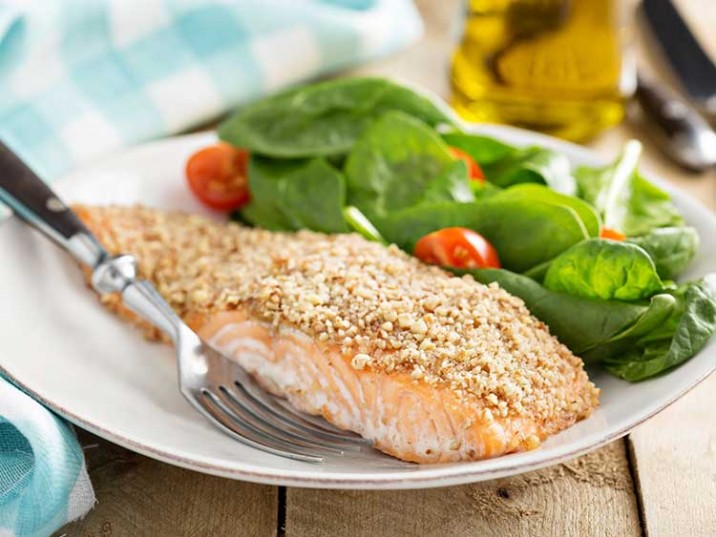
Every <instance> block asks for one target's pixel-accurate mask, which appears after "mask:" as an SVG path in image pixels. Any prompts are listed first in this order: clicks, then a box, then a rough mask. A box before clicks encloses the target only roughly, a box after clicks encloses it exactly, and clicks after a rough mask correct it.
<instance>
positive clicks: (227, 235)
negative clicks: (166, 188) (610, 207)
mask: <svg viewBox="0 0 716 537" xmlns="http://www.w3.org/2000/svg"><path fill="white" fill-rule="evenodd" d="M75 210H76V211H77V213H78V214H79V215H80V218H81V219H82V220H83V221H84V223H85V224H86V225H87V227H88V228H89V229H90V230H91V231H92V232H93V233H95V235H96V236H97V237H98V238H99V240H100V242H101V243H102V244H103V245H104V246H105V247H106V248H107V250H109V251H110V252H111V253H113V254H117V253H131V254H134V255H136V256H137V259H138V261H139V273H140V275H141V276H142V277H143V278H146V279H148V280H150V281H152V282H153V283H154V285H155V286H156V287H157V289H158V291H159V292H160V293H161V294H162V295H163V296H164V298H165V299H166V300H167V301H168V302H169V304H170V305H171V307H172V308H173V309H174V310H175V311H176V312H177V314H179V315H180V316H181V317H182V318H183V319H184V320H185V321H186V322H187V323H188V324H189V325H190V326H191V327H192V328H193V329H194V330H196V331H197V332H198V333H199V335H200V336H201V337H202V338H203V339H205V340H207V341H209V342H210V343H211V344H212V345H214V346H215V347H216V348H218V349H219V350H221V351H222V352H223V353H224V354H226V355H227V356H229V357H231V358H232V359H235V360H236V361H237V362H239V363H240V364H241V365H242V366H243V367H244V368H245V369H247V370H248V371H249V372H250V373H251V374H252V375H254V376H255V377H256V378H257V379H258V380H259V382H261V384H262V385H264V386H265V387H266V388H267V389H268V390H270V391H271V392H273V393H275V394H277V395H280V396H282V397H285V398H286V399H288V401H289V402H290V403H291V404H292V405H294V406H295V407H296V408H298V409H300V410H303V411H305V412H308V413H311V414H314V415H320V416H323V417H324V418H325V419H326V420H328V421H329V422H330V423H332V424H334V425H336V426H337V427H340V428H341V429H345V430H351V431H355V432H356V433H358V434H360V435H362V436H363V437H365V438H368V439H370V440H372V441H373V442H374V445H375V447H376V448H378V449H380V450H382V451H383V452H385V453H388V454H390V455H393V456H395V457H398V458H400V459H403V460H406V461H412V462H418V463H437V462H454V461H465V460H479V459H484V458H488V457H495V456H498V455H503V454H506V453H511V452H517V451H523V450H528V449H535V448H537V447H538V446H539V445H540V443H541V442H542V441H543V440H544V439H545V438H547V437H548V436H549V435H551V434H554V433H556V432H558V431H560V430H562V429H564V428H566V427H569V426H570V425H572V424H573V423H575V422H576V421H578V420H581V419H583V418H585V417H587V416H589V415H590V413H591V412H592V410H593V409H594V408H596V406H597V405H598V390H597V389H596V388H595V387H594V385H593V384H592V383H591V382H590V381H589V379H588V378H587V375H586V373H585V371H584V369H583V365H582V362H581V360H580V359H579V358H577V357H576V356H574V355H573V354H572V353H571V352H570V351H569V350H568V349H567V348H566V347H565V346H564V345H562V344H561V343H559V342H558V341H557V339H556V338H554V337H553V336H552V335H550V333H549V331H548V329H547V327H546V326H545V325H544V324H543V323H542V322H540V321H539V320H537V319H536V318H535V317H533V316H532V315H531V314H530V313H529V311H528V310H527V309H526V308H525V306H524V303H523V302H522V301H521V300H520V299H518V298H516V297H514V296H511V295H510V294H508V293H507V292H505V291H504V290H502V289H500V288H499V287H498V286H497V285H494V284H493V285H490V286H485V285H482V284H480V283H478V282H476V281H475V280H474V279H473V278H472V277H470V276H465V277H455V276H453V275H451V274H449V273H447V272H445V271H443V270H442V269H440V268H437V267H434V266H428V265H424V264H423V263H421V262H420V261H418V260H417V259H414V258H412V257H410V256H408V255H407V254H405V253H403V252H402V251H400V250H399V249H398V248H396V247H394V246H391V247H388V248H386V247H384V246H382V245H379V244H377V243H373V242H369V241H367V240H365V239H363V238H362V237H360V236H358V235H354V234H343V235H324V234H319V233H313V232H308V231H300V232H297V233H277V232H270V231H265V230H259V229H251V228H245V227H243V226H240V225H238V224H234V223H217V222H214V221H211V220H209V219H206V218H203V217H200V216H197V215H190V214H183V213H179V212H162V211H159V210H155V209H149V208H145V207H139V206H137V207H117V206H108V207H88V206H78V207H75ZM102 300H103V302H104V303H105V304H106V305H107V306H109V307H110V308H111V309H113V310H114V311H115V312H117V313H119V314H120V315H122V316H124V317H127V318H128V319H131V320H133V321H134V322H135V323H137V324H138V325H140V326H141V327H142V328H143V329H144V330H145V332H146V334H147V335H148V336H149V337H150V338H153V339H161V338H162V335H161V334H160V333H159V332H158V331H157V330H156V329H155V328H153V327H151V326H149V325H148V324H146V323H144V322H142V321H141V320H139V319H137V318H136V317H135V316H134V315H133V314H132V313H131V312H129V311H128V310H126V309H124V308H123V307H122V305H121V301H120V299H119V297H118V296H105V297H103V298H102Z"/></svg>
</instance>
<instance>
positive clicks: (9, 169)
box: [0, 140, 107, 268]
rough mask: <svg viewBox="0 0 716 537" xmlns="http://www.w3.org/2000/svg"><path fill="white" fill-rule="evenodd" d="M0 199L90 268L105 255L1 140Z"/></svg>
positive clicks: (50, 191)
mask: <svg viewBox="0 0 716 537" xmlns="http://www.w3.org/2000/svg"><path fill="white" fill-rule="evenodd" d="M0 201H2V202H4V203H5V204H6V205H7V206H8V207H10V208H11V209H12V210H13V212H14V213H15V214H16V215H17V216H18V218H20V219H21V220H23V221H25V222H26V223H28V224H29V225H30V226H32V227H34V228H35V229H37V230H38V231H40V232H41V233H43V234H44V235H45V236H47V237H49V238H50V239H52V240H53V241H54V242H56V243H57V244H59V245H60V246H61V247H63V248H64V249H65V250H67V251H68V252H69V253H70V254H72V255H73V256H74V257H75V258H76V259H77V260H78V261H80V262H81V263H84V264H85V265H88V266H90V267H93V268H94V267H96V266H97V265H98V264H100V263H101V262H102V261H103V260H104V259H106V258H107V252H106V251H105V250H104V248H102V246H101V245H100V244H99V242H97V239H95V237H94V236H93V235H92V234H91V233H90V232H89V230H88V229H87V228H86V227H85V226H84V224H82V222H80V220H79V218H77V215H76V214H75V213H74V212H73V211H72V210H71V209H70V208H69V207H67V205H65V204H64V202H62V200H60V198H59V197H58V196H57V194H55V193H54V192H53V191H52V189H51V188H50V187H49V186H47V184H46V183H44V182H43V181H42V180H41V179H40V178H39V177H38V176H37V175H36V174H35V172H33V171H32V170H31V169H30V168H29V166H27V164H25V163H24V162H23V161H22V160H20V158H19V157H18V156H17V155H16V154H15V153H13V152H12V151H11V150H10V148H9V147H7V146H6V145H5V144H4V143H3V142H2V141H1V140H0Z"/></svg>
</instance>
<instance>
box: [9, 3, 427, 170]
mask: <svg viewBox="0 0 716 537" xmlns="http://www.w3.org/2000/svg"><path fill="white" fill-rule="evenodd" d="M5 1H6V2H7V0H5ZM15 1H17V2H18V4H17V5H18V6H23V7H22V8H20V7H17V8H13V7H12V5H13V0H10V5H9V6H7V5H5V4H3V3H0V81H2V83H1V84H0V138H2V139H4V140H5V142H6V143H7V144H8V145H9V146H11V147H12V148H13V149H14V150H15V151H16V152H18V153H19V155H20V156H21V157H22V158H24V159H25V160H26V161H27V162H29V163H30V164H31V165H32V166H33V167H34V168H35V170H36V171H37V172H38V173H39V174H40V175H41V176H43V177H46V178H48V177H54V176H56V175H57V174H58V173H61V172H63V171H65V170H67V169H69V168H70V167H73V166H76V165H77V164H79V163H82V162H85V161H87V160H89V159H91V158H92V157H96V156H98V155H101V154H103V153H107V152H109V151H112V150H114V149H117V148H119V147H122V146H126V145H129V144H134V143H137V142H140V141H143V140H147V139H150V138H156V137H159V136H166V135H168V134H173V133H177V132H181V131H183V130H186V129H187V128H190V127H193V126H196V125H198V124H201V123H202V122H206V121H208V120H211V119H214V118H216V117H218V116H219V115H220V114H222V113H224V112H226V111H227V110H229V109H230V108H232V107H233V106H235V105H237V104H238V103H241V102H245V101H249V100H251V99H255V98H257V97H259V96H261V95H264V94H266V93H269V92H272V91H275V90H277V89H278V88H281V87H283V86H285V85H287V84H292V83H295V82H298V81H301V80H305V79H307V78H311V77H315V76H316V75H318V74H321V73H325V72H329V71H334V70H336V69H338V68H341V67H345V66H349V65H354V64H356V63H359V62H361V61H365V60H367V59H370V58H374V57H378V56H381V55H384V54H387V53H388V52H391V51H394V50H396V49H397V48H399V47H401V46H404V45H405V44H407V43H409V42H411V41H412V40H414V39H416V38H417V37H418V36H419V35H420V32H421V29H422V26H421V22H420V18H419V16H418V14H417V12H416V10H415V8H414V6H413V5H412V3H411V2H410V0H30V1H26V2H25V3H21V2H19V1H18V0H15Z"/></svg>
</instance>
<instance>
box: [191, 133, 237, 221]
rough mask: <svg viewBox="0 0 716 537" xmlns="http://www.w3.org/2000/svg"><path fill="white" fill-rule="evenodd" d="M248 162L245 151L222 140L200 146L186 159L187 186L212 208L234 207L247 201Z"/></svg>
mask: <svg viewBox="0 0 716 537" xmlns="http://www.w3.org/2000/svg"><path fill="white" fill-rule="evenodd" d="M248 162H249V152H248V151H246V150H245V149H239V148H237V147H234V146H232V145H230V144H227V143H225V142H219V143H217V144H214V145H210V146H209V147H205V148H203V149H200V150H199V151H197V152H196V153H194V154H193V155H192V156H191V157H190V158H189V161H188V162H187V163H186V178H187V181H188V182H189V188H190V189H191V191H192V192H193V193H194V195H195V196H196V197H197V198H198V199H199V201H201V202H202V203H203V204H204V205H206V206H208V207H211V208H212V209H218V210H220V211H230V210H232V209H236V208H237V207H240V206H242V205H243V204H245V203H246V202H247V201H249V183H248V179H247V177H248V175H247V168H248Z"/></svg>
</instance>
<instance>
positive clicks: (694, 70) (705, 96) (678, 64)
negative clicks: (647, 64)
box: [642, 0, 716, 123]
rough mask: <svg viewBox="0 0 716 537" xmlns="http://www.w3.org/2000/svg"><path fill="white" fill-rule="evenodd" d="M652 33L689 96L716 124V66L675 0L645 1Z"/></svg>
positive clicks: (645, 12)
mask: <svg viewBox="0 0 716 537" xmlns="http://www.w3.org/2000/svg"><path fill="white" fill-rule="evenodd" d="M642 6H643V11H644V15H645V17H646V20H647V22H648V23H649V26H650V28H651V31H652V33H653V34H654V36H655V37H656V40H657V42H658V44H659V47H660V48H661V51H662V52H663V54H664V56H665V57H666V59H667V60H668V62H669V64H670V66H671V68H672V70H673V71H674V73H675V74H676V76H677V77H678V79H679V82H680V83H681V85H682V86H683V88H684V90H685V91H686V93H687V94H688V95H689V97H690V98H691V99H692V100H693V102H694V103H695V104H696V106H697V107H698V108H699V109H700V110H701V112H702V113H703V114H704V115H706V116H707V118H708V119H709V121H711V123H716V65H714V62H713V61H712V60H711V58H709V57H708V55H707V54H706V52H704V50H703V49H702V48H701V45H699V43H698V41H697V40H696V38H695V37H694V35H693V34H692V33H691V30H689V27H688V26H687V25H686V22H684V19H683V18H682V17H681V14H680V13H679V11H678V10H677V9H676V7H675V6H674V4H673V3H672V2H671V0H643V4H642Z"/></svg>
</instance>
